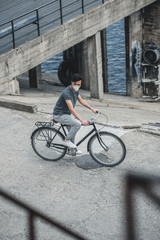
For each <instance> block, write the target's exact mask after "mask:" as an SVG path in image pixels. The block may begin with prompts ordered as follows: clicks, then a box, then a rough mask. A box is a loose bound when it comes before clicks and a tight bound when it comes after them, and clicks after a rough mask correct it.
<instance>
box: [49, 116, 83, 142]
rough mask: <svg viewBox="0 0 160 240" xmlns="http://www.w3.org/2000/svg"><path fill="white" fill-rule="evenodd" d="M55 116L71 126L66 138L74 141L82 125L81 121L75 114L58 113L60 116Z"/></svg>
mask: <svg viewBox="0 0 160 240" xmlns="http://www.w3.org/2000/svg"><path fill="white" fill-rule="evenodd" d="M53 118H54V119H55V120H56V121H58V122H59V123H62V124H65V125H68V126H69V128H70V129H69V128H68V129H69V132H68V134H67V136H66V139H68V140H71V141H72V142H74V140H75V136H76V133H77V132H78V130H79V129H80V127H81V122H80V121H79V120H77V119H75V118H74V117H73V116H71V115H68V114H64V115H58V116H55V115H54V116H53Z"/></svg>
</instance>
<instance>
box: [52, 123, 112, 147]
mask: <svg viewBox="0 0 160 240" xmlns="http://www.w3.org/2000/svg"><path fill="white" fill-rule="evenodd" d="M90 125H92V126H93V129H92V130H91V131H90V132H89V133H88V134H87V135H86V136H84V137H83V138H82V139H81V140H80V141H79V142H78V143H77V144H76V146H79V145H80V144H81V143H82V142H83V141H85V140H86V139H87V138H88V137H89V136H90V135H91V134H92V133H94V132H95V133H97V138H98V141H99V144H100V145H101V146H102V148H103V149H104V150H106V149H107V148H108V147H107V146H106V145H105V143H104V142H103V141H102V139H101V138H100V136H99V134H98V130H97V128H96V126H95V124H94V123H91V124H90ZM66 126H67V125H63V124H61V126H60V127H59V128H58V129H57V133H56V134H55V136H56V135H57V134H58V132H60V129H61V128H62V129H63V132H64V135H65V136H67V133H66V130H65V127H66ZM55 136H54V138H55ZM54 138H53V139H54ZM53 139H52V140H51V142H52V141H53ZM54 146H56V147H58V146H63V145H61V144H54Z"/></svg>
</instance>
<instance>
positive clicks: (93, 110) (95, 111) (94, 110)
mask: <svg viewBox="0 0 160 240" xmlns="http://www.w3.org/2000/svg"><path fill="white" fill-rule="evenodd" d="M91 110H92V112H94V113H98V112H99V111H98V109H94V108H92V109H91Z"/></svg>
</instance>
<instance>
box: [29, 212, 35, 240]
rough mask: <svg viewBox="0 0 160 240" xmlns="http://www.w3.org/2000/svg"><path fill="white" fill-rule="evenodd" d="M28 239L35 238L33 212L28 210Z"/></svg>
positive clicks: (33, 239) (32, 239)
mask: <svg viewBox="0 0 160 240" xmlns="http://www.w3.org/2000/svg"><path fill="white" fill-rule="evenodd" d="M28 227H29V240H35V229H34V214H33V212H29V216H28Z"/></svg>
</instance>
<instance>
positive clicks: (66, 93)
mask: <svg viewBox="0 0 160 240" xmlns="http://www.w3.org/2000/svg"><path fill="white" fill-rule="evenodd" d="M78 95H79V91H78V92H73V91H72V90H71V88H70V86H68V87H66V88H65V89H64V90H63V92H62V93H61V95H60V97H59V99H58V101H57V103H56V106H55V107H54V111H53V114H54V115H63V114H71V112H70V110H69V108H68V106H67V103H66V100H71V102H72V104H73V107H75V105H76V102H77V99H78Z"/></svg>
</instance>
